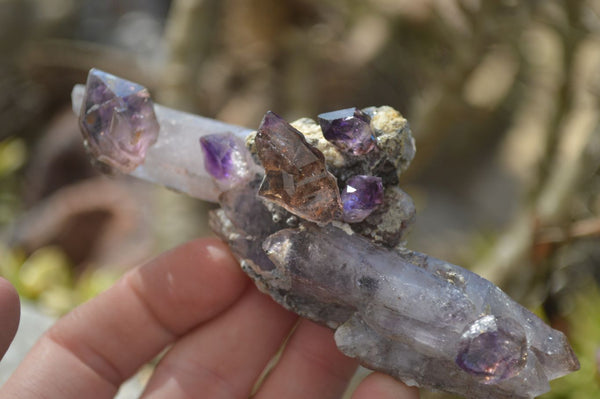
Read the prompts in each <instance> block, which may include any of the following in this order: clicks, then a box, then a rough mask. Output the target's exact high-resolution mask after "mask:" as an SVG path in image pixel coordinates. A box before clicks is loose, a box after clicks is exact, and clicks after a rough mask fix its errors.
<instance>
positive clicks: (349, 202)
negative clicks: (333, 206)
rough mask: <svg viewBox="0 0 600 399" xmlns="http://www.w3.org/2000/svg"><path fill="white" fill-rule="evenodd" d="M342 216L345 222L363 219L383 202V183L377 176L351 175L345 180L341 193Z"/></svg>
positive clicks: (355, 221)
mask: <svg viewBox="0 0 600 399" xmlns="http://www.w3.org/2000/svg"><path fill="white" fill-rule="evenodd" d="M341 199H342V207H343V211H344V213H343V216H342V219H343V220H344V221H345V222H347V223H357V222H362V221H363V220H365V218H366V217H367V216H369V215H370V214H371V213H373V211H374V210H375V209H377V208H378V207H379V206H380V205H381V204H383V183H382V181H381V178H380V177H377V176H363V175H358V176H353V177H351V178H350V179H348V181H347V182H346V187H345V188H344V190H343V191H342V194H341Z"/></svg>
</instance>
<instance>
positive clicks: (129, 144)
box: [79, 69, 159, 172]
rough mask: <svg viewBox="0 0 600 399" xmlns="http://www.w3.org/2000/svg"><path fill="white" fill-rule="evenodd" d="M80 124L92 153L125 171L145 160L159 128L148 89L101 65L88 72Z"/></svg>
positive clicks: (104, 161) (100, 159)
mask: <svg viewBox="0 0 600 399" xmlns="http://www.w3.org/2000/svg"><path fill="white" fill-rule="evenodd" d="M79 125H80V127H81V131H82V133H83V135H84V138H85V142H86V146H87V149H88V150H89V151H90V152H91V153H92V155H93V156H94V157H95V158H96V159H97V160H98V161H100V162H103V163H105V164H108V165H110V166H113V167H115V168H116V169H118V170H121V171H122V172H131V171H132V170H134V169H135V168H136V167H137V166H138V165H140V164H141V163H143V162H144V158H145V156H146V150H147V149H148V147H150V146H151V145H152V144H154V143H155V142H156V139H157V137H158V130H159V126H158V122H157V120H156V116H155V114H154V108H153V104H152V100H151V99H150V94H149V93H148V90H147V89H146V88H145V87H143V86H140V85H138V84H137V83H133V82H130V81H128V80H124V79H121V78H118V77H116V76H113V75H111V74H108V73H106V72H103V71H100V70H98V69H92V70H90V72H89V74H88V79H87V83H86V88H85V96H84V99H83V103H82V108H81V112H80V115H79Z"/></svg>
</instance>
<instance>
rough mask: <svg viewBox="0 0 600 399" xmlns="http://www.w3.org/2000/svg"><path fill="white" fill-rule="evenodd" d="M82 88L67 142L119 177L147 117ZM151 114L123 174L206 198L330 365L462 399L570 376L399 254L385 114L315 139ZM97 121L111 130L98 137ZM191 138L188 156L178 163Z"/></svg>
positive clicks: (328, 121)
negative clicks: (350, 363)
mask: <svg viewBox="0 0 600 399" xmlns="http://www.w3.org/2000/svg"><path fill="white" fill-rule="evenodd" d="M96 75H101V74H99V73H98V72H94V73H93V74H90V79H89V80H88V88H87V89H86V97H85V101H84V106H83V107H82V120H83V119H85V118H86V115H91V116H90V117H89V119H87V120H86V123H87V122H89V124H87V125H86V124H84V123H83V122H82V130H83V131H84V134H85V135H86V137H88V136H89V138H88V140H89V141H91V140H92V138H93V139H95V140H96V141H95V142H94V143H95V144H90V143H88V146H89V147H90V150H91V151H92V154H93V155H94V156H96V157H97V158H98V159H100V160H102V161H104V162H109V163H111V164H115V165H116V164H119V165H120V167H122V168H123V164H125V165H129V166H126V167H125V169H126V170H130V169H131V167H132V166H131V165H132V161H130V160H129V158H130V157H131V156H130V155H129V154H130V153H131V151H129V149H125V147H123V145H122V143H121V142H123V140H124V139H123V137H126V138H127V137H132V135H133V136H135V133H136V132H137V131H138V130H137V129H138V128H139V126H142V125H143V126H146V124H148V123H149V121H150V119H151V118H149V117H148V115H149V112H148V111H147V106H146V105H147V104H148V103H147V102H145V101H146V100H144V101H138V100H136V101H134V100H133V97H132V96H134V97H136V98H137V97H138V96H139V97H140V98H147V97H144V96H145V95H140V94H133V93H140V90H138V88H139V86H137V85H135V84H131V83H130V82H126V81H120V82H118V81H115V80H114V79H113V78H114V77H110V79H108V78H107V76H106V75H101V76H96ZM107 79H108V80H107ZM111 79H113V80H111ZM98 81H99V82H100V83H98ZM90 82H92V83H90ZM105 87H107V88H110V90H108V89H106V88H105ZM124 87H127V88H129V89H125V88H124ZM96 92H98V93H104V92H110V93H109V94H107V95H100V94H95V93H96ZM142 92H143V91H142ZM95 101H96V102H95ZM148 101H149V100H148ZM115 103H118V104H121V105H120V106H115V105H114V104H115ZM131 104H137V105H136V106H135V107H131ZM128 107H129V108H128ZM156 109H157V110H159V111H160V112H159V113H158V114H159V115H161V116H163V115H164V118H163V119H160V118H159V120H161V121H162V122H160V124H161V135H160V136H159V140H158V141H157V143H156V144H155V145H153V146H152V147H151V148H150V149H149V150H148V157H147V158H146V161H145V164H143V165H141V166H140V167H139V168H138V169H136V171H135V172H134V174H136V175H138V176H141V177H144V178H145V177H147V175H144V173H146V174H150V173H149V172H145V171H146V170H148V171H152V176H153V177H152V179H155V180H158V181H161V182H162V183H163V184H165V185H168V186H173V187H177V188H178V189H180V190H182V191H185V192H188V193H190V194H191V195H194V196H198V197H201V198H208V199H212V198H216V195H217V194H218V200H219V204H220V208H219V209H217V210H215V211H212V212H211V214H210V224H211V227H212V228H213V230H214V231H215V232H216V233H217V234H218V235H219V236H220V237H221V238H222V239H223V240H225V241H226V242H227V243H228V244H229V246H230V248H231V250H232V252H233V253H234V255H235V256H236V257H237V258H238V259H239V261H240V264H241V267H242V268H243V270H244V271H245V272H246V273H247V274H248V275H249V276H250V277H251V278H252V279H253V280H254V282H255V284H256V285H257V287H258V288H259V289H260V290H262V291H263V292H265V293H268V294H269V295H270V296H271V297H273V299H274V300H275V301H277V302H278V303H280V304H281V305H283V306H284V307H286V308H288V309H290V310H292V311H294V312H296V313H298V314H299V315H301V316H304V317H306V318H308V319H311V320H313V321H316V322H318V323H321V324H324V325H326V326H329V327H330V328H332V329H335V341H336V344H337V346H338V348H339V349H340V350H341V351H342V352H343V353H345V354H346V355H348V356H351V357H355V358H357V359H358V360H359V361H360V362H361V364H363V365H364V366H366V367H368V368H371V369H373V370H379V371H383V372H385V373H387V374H389V375H391V376H393V377H395V378H397V379H399V380H402V381H404V382H405V383H407V384H408V385H416V386H423V387H429V388H432V389H436V390H443V391H447V392H451V393H456V394H459V395H463V396H465V397H467V398H506V399H508V398H532V397H535V396H537V395H540V394H542V393H544V392H546V391H547V390H548V389H549V385H548V381H549V380H552V379H554V378H558V377H561V376H563V375H565V374H568V373H570V372H572V371H575V370H577V369H578V368H579V363H578V361H577V358H576V357H575V355H574V354H573V352H572V350H571V348H570V346H569V344H568V342H567V340H566V338H565V336H564V335H563V334H562V333H561V332H559V331H556V330H553V329H552V328H550V327H549V326H547V325H546V324H544V323H543V322H542V321H541V320H540V319H539V318H538V317H536V316H535V315H534V314H532V313H531V312H529V311H528V310H526V309H525V308H523V307H522V306H520V305H519V304H517V303H516V302H514V301H513V300H512V299H510V298H509V297H508V296H507V295H506V294H505V293H504V292H502V291H501V290H500V289H499V288H498V287H496V286H494V285H493V284H492V283H490V282H489V281H487V280H485V279H483V278H481V277H479V276H478V275H476V274H474V273H472V272H469V271H468V270H465V269H463V268H461V267H459V266H456V265H453V264H450V263H448V262H445V261H442V260H439V259H435V258H433V257H430V256H428V255H426V254H422V253H418V252H414V251H410V250H408V249H407V248H405V247H404V241H403V240H404V238H405V236H406V233H407V232H408V230H409V228H410V226H411V224H412V223H413V222H414V219H415V208H414V204H413V202H412V200H411V198H410V196H408V195H407V194H406V193H404V192H403V191H402V190H400V188H398V187H397V184H398V181H399V175H400V174H401V173H402V172H403V171H404V170H405V169H406V168H407V167H408V165H409V164H410V161H411V160H412V158H413V156H414V153H415V147H414V140H413V138H412V135H411V132H410V129H409V128H408V124H407V122H406V120H405V119H404V118H403V117H402V116H401V115H400V114H399V113H398V112H397V111H395V110H393V109H392V108H390V107H385V106H384V107H370V108H366V109H363V110H358V109H355V108H350V109H345V110H341V111H335V112H330V113H326V114H321V115H319V118H318V119H319V123H318V124H317V123H316V122H315V121H313V120H310V119H307V118H304V119H301V120H298V121H295V122H293V123H292V124H289V123H288V122H286V121H285V120H283V119H282V118H281V117H279V116H277V115H276V114H274V113H272V112H268V113H267V114H266V115H265V117H264V119H263V121H262V123H261V125H260V127H259V128H258V131H257V132H254V133H249V134H247V133H248V132H247V131H246V130H236V129H237V128H236V127H235V126H230V125H229V126H227V125H224V124H223V123H221V122H218V121H211V120H207V119H205V118H201V117H196V116H190V115H187V114H181V113H177V111H172V110H167V109H162V108H160V107H159V106H157V107H156ZM136 113H139V115H137V114H136ZM108 115H110V116H108ZM113 115H118V116H117V117H115V116H113ZM138 117H139V119H138ZM109 119H111V120H115V121H116V122H114V121H113V122H111V124H110V126H111V127H109V128H105V127H102V126H104V125H106V123H105V121H106V120H109ZM123 119H125V120H127V121H128V123H126V124H119V123H121V122H122V120H123ZM139 120H141V121H145V122H144V123H143V124H141V125H140V124H139V123H138V122H139ZM134 121H135V123H134ZM149 124H150V125H152V123H149ZM112 125H115V126H116V127H117V128H116V129H115V128H113V127H112ZM127 126H129V127H128V129H130V130H129V131H128V132H127V131H126V130H127V129H126V127H127ZM190 126H194V127H199V129H190V130H189V131H188V130H187V129H188V127H190ZM144 129H145V128H144ZM142 130H143V129H142ZM151 130H152V129H150V131H151ZM182 130H183V131H186V132H188V133H189V134H183V135H180V136H179V135H178V132H180V131H182ZM143 131H145V130H143ZM192 131H194V132H196V133H195V135H194V137H193V141H195V143H196V145H195V146H193V147H194V148H195V150H196V151H197V152H186V151H191V150H190V149H191V148H192V147H191V146H190V145H188V141H185V140H186V137H187V136H189V135H193V134H192ZM163 133H164V134H163ZM246 134H247V137H246V143H245V144H246V145H244V144H243V143H242V141H241V140H240V135H242V136H246ZM113 136H114V137H113ZM199 136H202V138H200V146H198V137H199ZM103 140H104V141H103ZM129 140H130V139H129ZM161 140H162V141H161ZM105 141H106V142H105ZM124 141H125V142H127V139H125V140H124ZM178 141H181V142H185V143H183V144H182V143H181V142H179V143H178ZM148 142H149V143H151V142H152V140H149V141H148ZM99 143H100V144H99ZM107 143H108V144H107ZM113 143H121V144H114V145H113ZM190 143H191V142H190ZM94 145H95V147H94ZM134 152H135V151H134ZM137 154H138V155H141V157H138V158H141V160H142V161H143V154H142V153H141V152H139V151H138V152H137ZM200 155H202V156H200ZM123 157H124V158H125V159H126V162H125V161H122V160H121V158H123ZM128 157H129V158H128ZM116 160H120V161H119V162H117V161H116ZM198 161H199V162H201V164H200V166H196V168H197V169H196V170H194V165H197V164H196V163H194V162H198ZM136 162H138V160H137V159H136ZM185 162H187V163H186V164H185V165H186V166H185V167H184V168H181V167H178V166H177V165H181V164H182V163H185ZM255 162H256V164H255ZM257 164H259V165H257ZM140 170H142V171H144V172H143V173H142V172H140ZM206 176H209V177H210V179H211V181H212V183H211V184H212V185H209V184H208V183H207V180H205V177H206ZM340 189H341V190H340Z"/></svg>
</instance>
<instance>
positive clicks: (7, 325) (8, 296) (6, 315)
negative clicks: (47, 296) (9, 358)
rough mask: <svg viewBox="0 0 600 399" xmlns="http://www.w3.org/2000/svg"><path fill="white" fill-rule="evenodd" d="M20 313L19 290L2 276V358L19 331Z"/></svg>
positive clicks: (0, 352) (0, 305) (0, 355)
mask: <svg viewBox="0 0 600 399" xmlns="http://www.w3.org/2000/svg"><path fill="white" fill-rule="evenodd" d="M20 315H21V307H20V305H19V295H18V294H17V291H16V290H15V289H14V288H13V286H12V285H10V283H9V282H8V281H6V280H5V279H3V278H1V277H0V360H2V357H3V356H4V354H5V353H6V350H7V349H8V347H9V345H10V343H11V342H12V340H13V338H14V336H15V333H16V332H17V328H18V327H19V317H20Z"/></svg>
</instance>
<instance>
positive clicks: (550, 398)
mask: <svg viewBox="0 0 600 399" xmlns="http://www.w3.org/2000/svg"><path fill="white" fill-rule="evenodd" d="M568 325H569V338H570V342H571V345H572V346H573V349H574V350H575V353H576V354H577V357H578V358H579V363H580V364H581V370H579V371H578V372H576V373H572V374H569V375H568V376H566V377H563V378H559V379H557V380H554V381H552V382H551V383H550V386H551V387H552V390H551V391H550V392H548V393H547V394H545V395H542V396H541V397H540V398H543V399H591V398H596V397H598V393H599V392H600V374H599V371H598V366H599V365H598V362H599V361H600V290H599V289H598V286H597V285H596V284H589V285H588V286H587V287H586V288H584V289H582V290H581V291H580V292H579V293H578V294H576V297H575V306H574V309H573V312H572V313H570V314H569V316H568Z"/></svg>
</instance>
